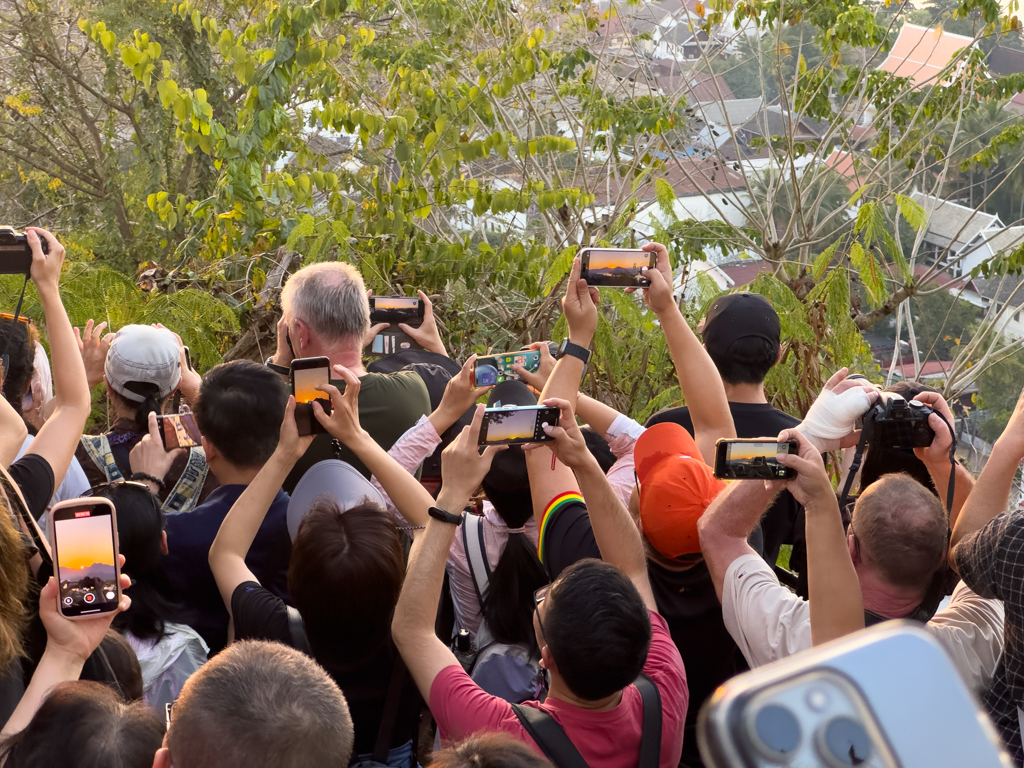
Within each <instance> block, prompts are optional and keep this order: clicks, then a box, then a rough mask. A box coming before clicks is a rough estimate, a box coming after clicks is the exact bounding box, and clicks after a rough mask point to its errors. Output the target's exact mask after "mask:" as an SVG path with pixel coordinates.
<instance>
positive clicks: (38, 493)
mask: <svg viewBox="0 0 1024 768" xmlns="http://www.w3.org/2000/svg"><path fill="white" fill-rule="evenodd" d="M7 472H8V474H10V476H11V479H12V480H13V481H14V482H15V484H17V486H18V489H19V490H20V491H21V495H22V496H24V497H25V504H26V506H27V507H28V511H29V512H30V513H31V514H32V517H34V518H35V519H36V520H38V519H39V518H40V517H42V515H43V512H45V511H46V507H47V506H48V505H49V503H50V499H52V498H53V491H54V487H53V468H52V467H51V466H50V462H48V461H47V460H46V459H44V458H43V457H42V456H40V455H39V454H37V453H27V454H25V455H24V456H22V457H21V458H20V459H18V460H17V461H16V462H14V463H13V464H11V466H10V468H9V469H8V470H7Z"/></svg>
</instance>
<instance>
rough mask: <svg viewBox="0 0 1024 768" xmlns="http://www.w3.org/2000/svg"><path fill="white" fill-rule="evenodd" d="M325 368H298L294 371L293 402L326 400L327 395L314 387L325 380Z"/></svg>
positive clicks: (326, 375) (326, 374) (326, 370)
mask: <svg viewBox="0 0 1024 768" xmlns="http://www.w3.org/2000/svg"><path fill="white" fill-rule="evenodd" d="M328 370H329V369H327V368H300V369H299V370H297V371H296V372H295V402H297V403H310V402H312V401H313V400H317V399H323V400H326V399H327V398H328V397H329V395H328V394H327V393H326V392H321V391H320V390H319V389H314V387H316V386H317V385H319V384H323V383H325V382H326V381H327V377H328Z"/></svg>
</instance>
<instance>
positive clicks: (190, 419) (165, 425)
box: [157, 413, 203, 451]
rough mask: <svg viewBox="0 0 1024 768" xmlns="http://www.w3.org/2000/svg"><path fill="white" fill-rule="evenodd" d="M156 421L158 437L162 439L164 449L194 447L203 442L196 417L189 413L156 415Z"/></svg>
mask: <svg viewBox="0 0 1024 768" xmlns="http://www.w3.org/2000/svg"><path fill="white" fill-rule="evenodd" d="M157 422H158V423H159V425H160V438H161V440H163V444H164V450H165V451H173V450H174V449H175V448H194V447H196V446H198V445H202V444H203V441H202V439H201V436H200V434H199V427H198V426H197V425H196V417H195V416H193V415H192V414H191V413H172V414H169V415H167V416H157Z"/></svg>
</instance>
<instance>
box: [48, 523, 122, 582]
mask: <svg viewBox="0 0 1024 768" xmlns="http://www.w3.org/2000/svg"><path fill="white" fill-rule="evenodd" d="M54 527H55V528H56V529H57V560H58V565H60V567H61V568H74V569H75V570H79V569H81V568H88V567H89V566H90V565H92V564H93V563H103V564H105V565H113V564H114V539H113V536H112V535H111V531H110V517H108V516H107V515H97V516H96V517H80V518H76V519H74V520H58V521H56V522H55V523H54Z"/></svg>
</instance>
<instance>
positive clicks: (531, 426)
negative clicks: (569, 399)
mask: <svg viewBox="0 0 1024 768" xmlns="http://www.w3.org/2000/svg"><path fill="white" fill-rule="evenodd" d="M549 424H550V425H551V426H557V425H558V409H557V408H548V407H545V406H542V405H526V406H522V407H518V408H488V409H487V410H486V411H484V421H483V424H482V425H481V426H480V439H479V440H478V441H477V442H478V443H479V444H480V445H521V444H523V443H549V442H551V441H552V440H553V438H551V437H549V436H548V435H547V434H545V432H544V427H546V426H548V425H549Z"/></svg>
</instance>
